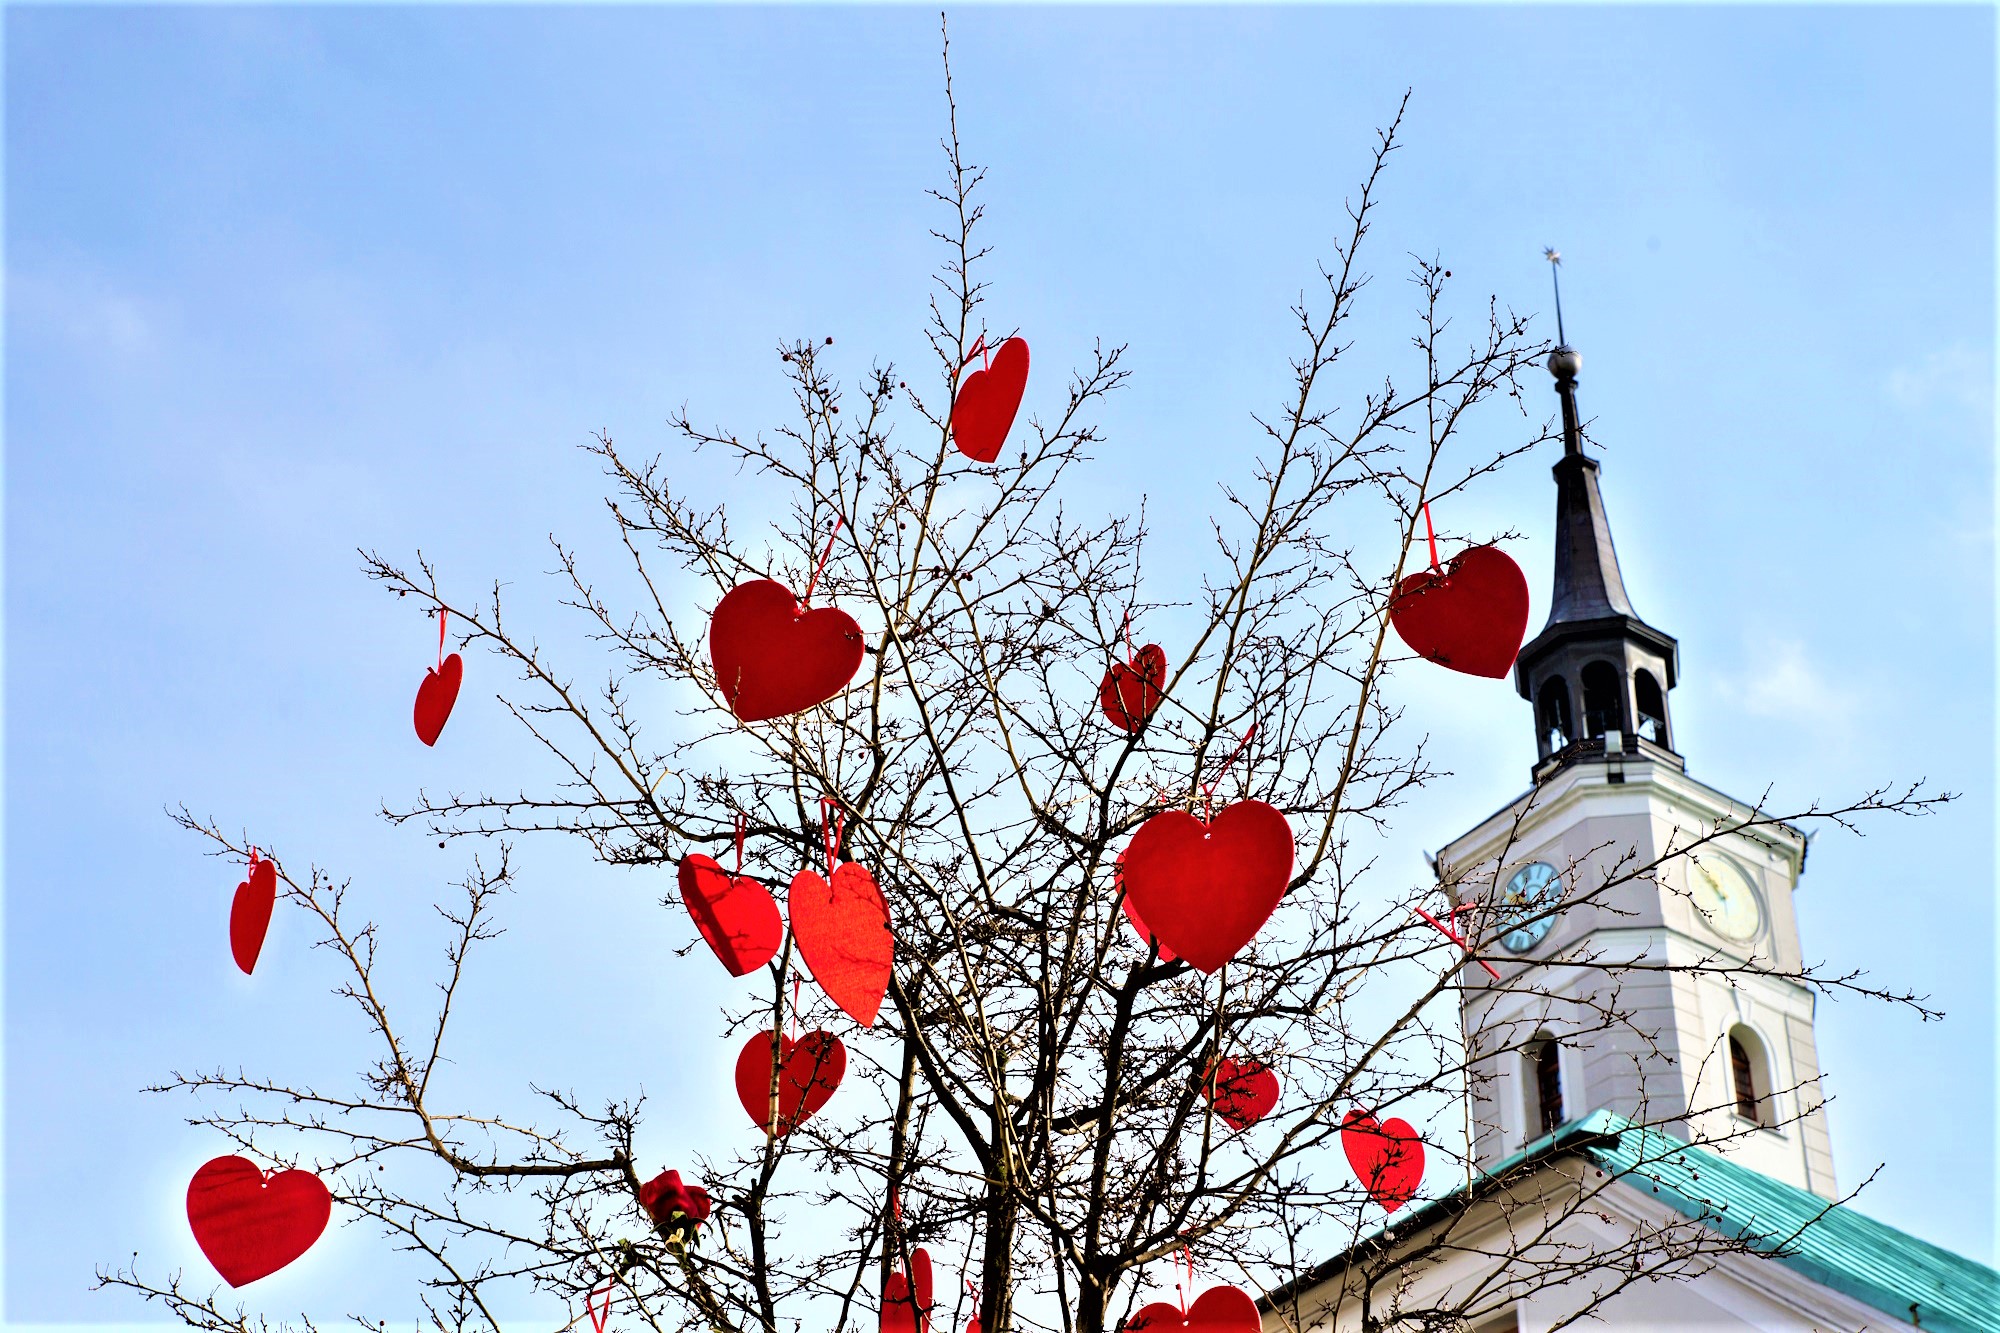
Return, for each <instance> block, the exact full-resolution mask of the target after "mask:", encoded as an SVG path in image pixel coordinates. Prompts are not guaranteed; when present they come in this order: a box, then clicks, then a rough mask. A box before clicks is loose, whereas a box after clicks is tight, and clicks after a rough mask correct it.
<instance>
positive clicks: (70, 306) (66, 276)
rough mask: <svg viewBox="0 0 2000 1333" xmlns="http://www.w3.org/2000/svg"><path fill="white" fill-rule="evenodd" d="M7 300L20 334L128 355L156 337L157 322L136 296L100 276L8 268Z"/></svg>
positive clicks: (83, 349) (98, 352)
mask: <svg viewBox="0 0 2000 1333" xmlns="http://www.w3.org/2000/svg"><path fill="white" fill-rule="evenodd" d="M6 282H7V301H8V304H9V306H10V307H11V309H12V310H13V311H14V314H15V317H16V318H17V319H18V320H19V321H20V323H19V325H18V326H17V328H18V331H17V336H23V335H25V336H26V337H29V338H33V337H35V336H36V335H37V334H39V335H41V336H43V337H46V338H50V339H53V340H55V341H58V342H61V343H63V344H66V345H67V346H69V347H71V348H72V349H75V350H77V351H81V352H84V353H86V354H94V355H112V356H118V357H129V356H134V355H137V354H139V353H143V352H145V351H147V350H148V349H150V348H151V347H152V346H154V344H155V342H156V341H157V340H156V338H155V334H154V324H155V321H154V320H153V319H152V318H151V317H150V316H149V315H148V314H147V311H146V309H145V307H144V306H143V305H141V304H140V302H139V301H138V299H137V298H135V297H133V296H131V295H128V294H126V293H124V292H120V291H116V290H114V289H113V288H112V287H111V285H110V284H109V283H108V282H106V281H105V280H104V279H102V278H101V277H98V276H96V275H93V274H89V273H85V272H81V271H74V270H73V271H70V272H67V273H61V274H57V273H48V272H26V271H23V270H21V269H10V270H8V272H7V278H6Z"/></svg>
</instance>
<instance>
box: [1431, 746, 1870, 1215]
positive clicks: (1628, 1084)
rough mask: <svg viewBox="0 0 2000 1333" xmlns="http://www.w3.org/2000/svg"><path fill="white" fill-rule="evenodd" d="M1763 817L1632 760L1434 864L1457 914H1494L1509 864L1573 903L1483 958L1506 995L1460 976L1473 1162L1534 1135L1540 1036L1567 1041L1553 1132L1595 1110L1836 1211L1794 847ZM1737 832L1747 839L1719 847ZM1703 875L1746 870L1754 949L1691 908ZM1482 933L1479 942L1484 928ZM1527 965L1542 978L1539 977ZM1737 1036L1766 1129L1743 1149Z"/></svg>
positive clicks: (1526, 803) (1473, 974) (1563, 785)
mask: <svg viewBox="0 0 2000 1333" xmlns="http://www.w3.org/2000/svg"><path fill="white" fill-rule="evenodd" d="M1757 820H1758V816H1757V815H1756V814H1755V812H1754V811H1753V810H1752V809H1751V808H1750V807H1748V806H1745V805H1742V804H1740V803H1738V802H1736V801H1733V800H1731V799H1730V798H1729V797H1727V796H1724V795H1723V794H1722V793H1720V792H1717V791H1715V790H1714V789H1712V788H1709V787H1706V786H1704V785H1702V784H1701V783H1699V782H1696V781H1695V780H1694V779H1692V778H1690V777H1688V776H1687V775H1686V774H1685V773H1683V772H1681V771H1680V770H1679V769H1678V768H1676V767H1675V766H1673V765H1671V764H1669V763H1666V762H1661V761H1657V760H1652V759H1647V758H1643V757H1640V756H1627V757H1625V758H1623V759H1622V760H1620V759H1617V758H1609V759H1607V760H1603V761H1596V762H1584V763H1577V764H1572V765H1570V766H1569V767H1568V768H1566V769H1563V770H1561V771H1560V772H1558V773H1556V774H1555V775H1553V776H1552V777H1551V778H1550V780H1549V781H1548V782H1546V783H1545V784H1543V786H1542V787H1540V788H1539V789H1538V790H1537V791H1536V792H1534V793H1531V794H1530V795H1529V796H1524V797H1522V798H1521V799H1520V800H1518V801H1516V802H1514V803H1513V804H1511V805H1509V806H1508V807H1506V808H1505V809H1503V810H1501V811H1499V812H1498V813H1496V814H1494V815H1493V816H1492V817H1491V818H1489V819H1487V820H1486V821H1485V822H1483V823H1482V824H1480V825H1479V826H1478V827H1477V828H1475V829H1473V830H1472V831H1471V832H1469V833H1467V834H1465V835H1464V836H1462V837H1460V838H1458V839H1457V840H1455V841H1454V842H1452V843H1451V844H1449V845H1448V846H1447V847H1445V848H1444V850H1443V851H1441V852H1440V853H1439V855H1438V865H1439V873H1440V877H1441V878H1442V879H1443V880H1444V882H1445V885H1446V887H1447V889H1448V890H1449V891H1450V892H1451V894H1452V895H1453V899H1454V901H1455V902H1470V903H1475V904H1480V903H1493V902H1495V901H1497V899H1498V896H1499V894H1500V892H1501V891H1502V889H1503V888H1504V886H1505V884H1506V883H1507V881H1508V879H1509V877H1510V876H1511V875H1512V874H1513V873H1514V872H1515V871H1516V870H1517V869H1518V868H1519V867H1521V866H1525V865H1529V864H1532V863H1535V862H1541V863H1543V864H1546V865H1550V866H1553V867H1554V868H1555V869H1556V871H1557V872H1558V874H1559V875H1560V876H1561V879H1562V883H1563V889H1564V897H1563V901H1564V902H1565V904H1567V905H1566V906H1565V907H1563V908H1562V909H1561V910H1560V912H1559V913H1558V914H1557V915H1556V916H1555V918H1554V924H1553V926H1552V927H1551V928H1550V930H1549V932H1548V934H1547V936H1546V937H1544V938H1543V939H1542V940H1541V941H1540V942H1539V943H1537V944H1536V945H1535V946H1533V947H1532V948H1530V949H1529V950H1527V951H1526V952H1525V953H1523V954H1521V955H1518V956H1517V955H1514V954H1511V953H1508V952H1507V951H1506V950H1505V949H1504V948H1502V947H1500V946H1499V945H1497V944H1495V945H1493V946H1491V947H1490V948H1488V949H1487V950H1485V951H1484V953H1483V954H1482V956H1483V957H1485V958H1487V959H1488V961H1490V962H1492V963H1493V965H1494V966H1495V968H1496V969H1497V970H1498V971H1499V972H1500V974H1501V978H1502V980H1501V981H1499V982H1494V981H1492V980H1491V979H1490V978H1489V977H1488V976H1487V974H1486V973H1485V972H1484V970H1482V969H1480V968H1479V967H1477V966H1468V967H1467V968H1466V969H1465V973H1464V978H1463V979H1464V983H1465V990H1464V996H1465V1001H1464V1008H1463V1015H1462V1017H1463V1021H1464V1025H1465V1031H1466V1033H1467V1035H1468V1037H1469V1039H1470V1041H1471V1043H1472V1047H1473V1049H1474V1050H1475V1051H1476V1052H1486V1053H1487V1054H1486V1055H1485V1057H1484V1058H1483V1059H1480V1060H1478V1061H1477V1062H1476V1071H1477V1081H1476V1084H1475V1088H1474V1123H1475V1135H1474V1139H1475V1157H1476V1160H1477V1161H1478V1162H1479V1164H1480V1165H1481V1166H1490V1165H1491V1164H1492V1163H1494V1162H1496V1161H1498V1160H1500V1159H1501V1158H1503V1157H1505V1156H1507V1155H1508V1154H1510V1153H1513V1152H1515V1151H1518V1150H1519V1149H1520V1148H1521V1147H1522V1146H1523V1145H1524V1144H1526V1143H1528V1142H1530V1141H1531V1140H1533V1139H1535V1138H1538V1137H1539V1136H1540V1135H1541V1133H1542V1132H1543V1126H1542V1125H1541V1123H1540V1122H1539V1119H1538V1118H1537V1116H1536V1110H1537V1106H1536V1100H1535V1094H1536V1087H1535V1081H1534V1078H1533V1073H1532V1064H1531V1056H1530V1051H1531V1049H1532V1046H1533V1043H1534V1042H1535V1041H1536V1040H1537V1039H1538V1038H1540V1037H1543V1036H1547V1037H1553V1038H1554V1039H1555V1040H1556V1041H1557V1042H1558V1044H1559V1051H1560V1055H1559V1064H1560V1068H1561V1083H1562V1112H1563V1114H1562V1119H1564V1120H1575V1119H1578V1118H1580V1117H1582V1116H1584V1115H1586V1114H1588V1113H1589V1112H1591V1111H1593V1110H1597V1109H1600V1108H1604V1109H1609V1110H1613V1111H1616V1112H1618V1113H1619V1114H1621V1115H1624V1116H1626V1117H1628V1118H1630V1119H1632V1120H1634V1121H1638V1122H1641V1123H1656V1124H1657V1123H1661V1122H1666V1123H1667V1124H1668V1126H1669V1127H1670V1128H1672V1129H1674V1130H1675V1132H1677V1133H1679V1134H1681V1135H1682V1136H1683V1137H1685V1138H1687V1139H1689V1140H1690V1141H1693V1142H1696V1143H1704V1144H1711V1145H1713V1146H1714V1147H1715V1148H1716V1150H1717V1151H1721V1152H1723V1153H1725V1154H1727V1155H1729V1156H1730V1157H1731V1158H1732V1160H1735V1161H1737V1162H1739V1163H1740V1164H1742V1165H1744V1166H1748V1167H1750V1168H1751V1169H1753V1170H1756V1171H1759V1172H1761V1173H1763V1174H1764V1175H1767V1176H1770V1177H1772V1178H1774V1179H1777V1180H1782V1181H1785V1182H1787V1183H1789V1184H1793V1185H1797V1186H1799V1187H1801V1188H1803V1189H1808V1190H1811V1191H1812V1192H1813V1193H1815V1194H1818V1195H1821V1196H1822V1197H1825V1198H1829V1199H1830V1198H1835V1197H1837V1190H1836V1188H1835V1181H1834V1174H1833V1154H1832V1149H1831V1146H1830V1143H1829V1140H1828V1133H1827V1124H1826V1112H1825V1110H1824V1108H1823V1106H1822V1105H1821V1097H1820V1093H1819V1087H1818V1078H1819V1056H1818V1052H1817V1049H1816V1046H1815V1043H1814V1040H1813V1008H1814V1005H1813V1001H1814V996H1813V993H1812V991H1811V990H1809V989H1808V988H1807V987H1805V986H1803V985H1801V984H1800V983H1799V982H1797V981H1796V980H1793V979H1791V977H1792V976H1795V975H1796V974H1797V973H1798V972H1799V970H1800V968H1801V965H1802V960H1801V951H1800V947H1799V935H1798V925H1797V920H1796V917H1795V916H1794V913H1793V907H1792V894H1793V892H1794V890H1795V889H1796V887H1797V884H1798V878H1799V872H1800V869H1801V867H1802V865H1803V862H1804V857H1805V842H1804V839H1803V838H1802V837H1801V836H1800V835H1799V833H1798V832H1797V831H1796V830H1795V829H1792V828H1790V827H1789V826H1786V825H1783V824H1778V823H1775V822H1768V821H1766V822H1762V823H1761V824H1756V821H1757ZM1745 824H1753V825H1755V826H1753V827H1747V828H1741V831H1724V832H1721V833H1720V834H1718V830H1732V829H1738V828H1739V827H1740V826H1743V825H1745ZM1704 840H1706V841H1704ZM1690 848H1692V849H1693V850H1692V852H1691V853H1690V852H1689V850H1688V849H1690ZM1690 858H1692V859H1690ZM1696 861H1698V862H1699V864H1700V867H1705V868H1707V869H1708V870H1709V871H1710V873H1713V874H1727V873H1729V870H1730V868H1731V867H1733V868H1734V870H1735V871H1737V872H1740V874H1741V877H1742V882H1743V883H1744V884H1745V885H1746V886H1747V888H1748V890H1749V892H1750V894H1751V895H1752V901H1753V903H1754V908H1755V927H1754V931H1753V932H1752V933H1751V934H1750V935H1749V938H1748V939H1745V940H1741V941H1739V940H1735V939H1732V938H1730V937H1729V935H1728V934H1725V933H1724V932H1723V930H1722V929H1721V928H1720V926H1719V925H1718V922H1717V921H1716V920H1715V919H1712V918H1711V917H1710V916H1709V915H1708V914H1706V913H1705V912H1704V911H1703V910H1702V909H1701V907H1699V906H1697V903H1696V899H1695V896H1694V894H1693V892H1692V889H1693V887H1694V884H1695V877H1696V876H1698V875H1700V874H1701V873H1702V871H1701V869H1699V868H1698V867H1697V865H1696V864H1695V862H1696ZM1485 920H1486V921H1487V923H1488V925H1487V929H1486V932H1485V933H1486V934H1487V936H1488V937H1489V938H1490V937H1491V935H1492V934H1493V933H1494V928H1493V925H1492V924H1491V923H1492V922H1493V920H1494V917H1493V916H1492V915H1490V914H1489V915H1488V916H1487V917H1486V918H1485ZM1738 931H1739V933H1740V932H1741V926H1740V924H1739V926H1738ZM1565 961H1572V962H1573V963H1574V964H1575V965H1574V966H1570V967H1564V966H1562V964H1563V963H1564V962H1565ZM1537 964H1543V965H1552V966H1545V967H1543V968H1542V970H1540V971H1538V972H1533V971H1530V969H1532V968H1533V967H1534V966H1535V965H1537ZM1671 968H1680V969H1691V970H1681V971H1671V970H1667V969H1671ZM1653 969H1659V970H1653ZM1692 969H1699V970H1692ZM1716 969H1722V970H1723V971H1721V972H1718V971H1717V970H1716ZM1737 969H1741V970H1737ZM1524 972H1529V973H1530V975H1529V976H1528V978H1527V979H1526V980H1525V981H1524V982H1523V983H1522V990H1523V991H1532V992H1534V993H1533V994H1527V993H1510V989H1509V988H1510V984H1511V983H1513V982H1515V980H1516V979H1517V978H1520V977H1521V976H1522V974H1523V973H1524ZM1732 1035H1733V1036H1735V1037H1736V1038H1737V1040H1738V1042H1739V1043H1740V1044H1741V1045H1742V1047H1743V1048H1744V1051H1745V1053H1746V1054H1747V1055H1748V1056H1749V1057H1750V1063H1751V1067H1752V1080H1753V1083H1754V1085H1755V1087H1756V1092H1757V1095H1758V1098H1759V1106H1758V1109H1757V1117H1756V1121H1755V1122H1754V1123H1755V1124H1757V1125H1759V1126H1761V1128H1758V1129H1756V1130H1755V1132H1752V1133H1748V1134H1746V1133H1745V1132H1744V1131H1745V1130H1746V1129H1748V1128H1750V1126H1751V1123H1752V1122H1749V1121H1746V1120H1745V1119H1744V1118H1743V1117H1742V1116H1741V1115H1740V1114H1739V1112H1738V1111H1737V1109H1736V1101H1737V1098H1736V1088H1735V1085H1734V1079H1733V1077H1732V1074H1733V1071H1732V1063H1731V1052H1730V1048H1729V1039H1730V1037H1731V1036H1732Z"/></svg>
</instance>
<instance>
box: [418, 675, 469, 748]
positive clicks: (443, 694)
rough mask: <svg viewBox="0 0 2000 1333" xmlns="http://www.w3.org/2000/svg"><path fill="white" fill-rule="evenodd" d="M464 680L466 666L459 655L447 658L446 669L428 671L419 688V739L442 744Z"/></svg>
mask: <svg viewBox="0 0 2000 1333" xmlns="http://www.w3.org/2000/svg"><path fill="white" fill-rule="evenodd" d="M464 677H465V663H463V662H461V661H460V660H459V658H458V654H457V653H453V654H452V655H451V656H450V657H447V658H445V659H444V665H443V666H440V667H430V668H428V669H426V670H425V672H424V683H423V684H421V685H419V686H417V707H416V723H417V739H418V740H420V741H422V742H423V743H424V744H425V745H436V744H437V743H438V736H439V735H440V734H441V733H442V732H443V731H444V724H445V722H446V721H448V720H449V719H450V717H451V706H452V705H453V704H455V703H457V702H458V686H459V682H460V681H462V680H463V679H464Z"/></svg>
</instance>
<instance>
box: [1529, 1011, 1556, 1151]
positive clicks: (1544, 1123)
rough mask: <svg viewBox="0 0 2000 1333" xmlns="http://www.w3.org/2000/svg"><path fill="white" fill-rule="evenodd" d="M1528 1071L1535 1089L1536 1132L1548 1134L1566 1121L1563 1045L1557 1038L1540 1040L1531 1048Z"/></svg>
mask: <svg viewBox="0 0 2000 1333" xmlns="http://www.w3.org/2000/svg"><path fill="white" fill-rule="evenodd" d="M1528 1072H1529V1074H1530V1075H1531V1083H1532V1086H1533V1089H1534V1097H1533V1099H1532V1100H1533V1101H1534V1104H1535V1105H1534V1114H1533V1117H1532V1119H1533V1122H1534V1124H1535V1126H1536V1130H1535V1132H1536V1133H1537V1134H1547V1133H1549V1132H1550V1131H1551V1130H1554V1129H1555V1128H1557V1127H1558V1126H1559V1125H1561V1124H1562V1122H1563V1088H1562V1044H1561V1043H1560V1042H1558V1041H1557V1040H1556V1039H1555V1038H1554V1037H1550V1036H1546V1035H1545V1036H1539V1037H1537V1038H1536V1039H1535V1040H1534V1041H1533V1042H1532V1043H1530V1045H1529V1046H1528Z"/></svg>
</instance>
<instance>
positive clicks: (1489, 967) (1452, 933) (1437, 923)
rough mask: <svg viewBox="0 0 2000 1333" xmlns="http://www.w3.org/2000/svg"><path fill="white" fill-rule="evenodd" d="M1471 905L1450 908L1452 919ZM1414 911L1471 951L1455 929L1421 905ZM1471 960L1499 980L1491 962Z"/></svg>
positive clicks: (1452, 940) (1461, 904) (1447, 937)
mask: <svg viewBox="0 0 2000 1333" xmlns="http://www.w3.org/2000/svg"><path fill="white" fill-rule="evenodd" d="M1471 906H1472V904H1471V903H1460V904H1459V905H1458V906H1456V907H1454V908H1452V909H1451V918H1452V920H1453V921H1456V920H1457V919H1458V914H1459V913H1460V912H1463V911H1466V910H1467V909H1469V908H1470V907H1471ZM1416 912H1417V915H1418V916H1420V917H1422V918H1423V919H1424V920H1426V921H1428V922H1430V923H1431V925H1433V926H1435V927H1437V929H1438V930H1440V931H1442V932H1443V933H1444V937H1445V938H1446V939H1448V940H1450V941H1451V942H1452V943H1453V944H1456V945H1457V946H1458V947H1459V948H1461V949H1463V950H1465V951H1466V952H1467V953H1471V952H1472V946H1471V945H1470V944H1467V943H1466V942H1465V940H1464V938H1463V937H1462V936H1460V935H1459V933H1458V932H1457V931H1455V930H1453V929H1452V928H1451V927H1450V926H1447V925H1445V924H1444V923H1443V922H1442V921H1439V920H1438V919H1437V918H1436V917H1434V916H1432V915H1431V914H1430V913H1429V912H1426V911H1425V910H1424V909H1423V908H1421V907H1419V908H1417V909H1416ZM1472 961H1473V962H1475V963H1477V964H1479V965H1480V966H1481V967H1483V968H1485V969H1486V975H1488V976H1490V977H1492V978H1493V979H1494V980H1495V981H1498V980H1500V974H1499V973H1498V972H1496V971H1494V970H1493V964H1491V963H1489V962H1487V961H1486V960H1485V959H1484V958H1475V959H1473V960H1472Z"/></svg>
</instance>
